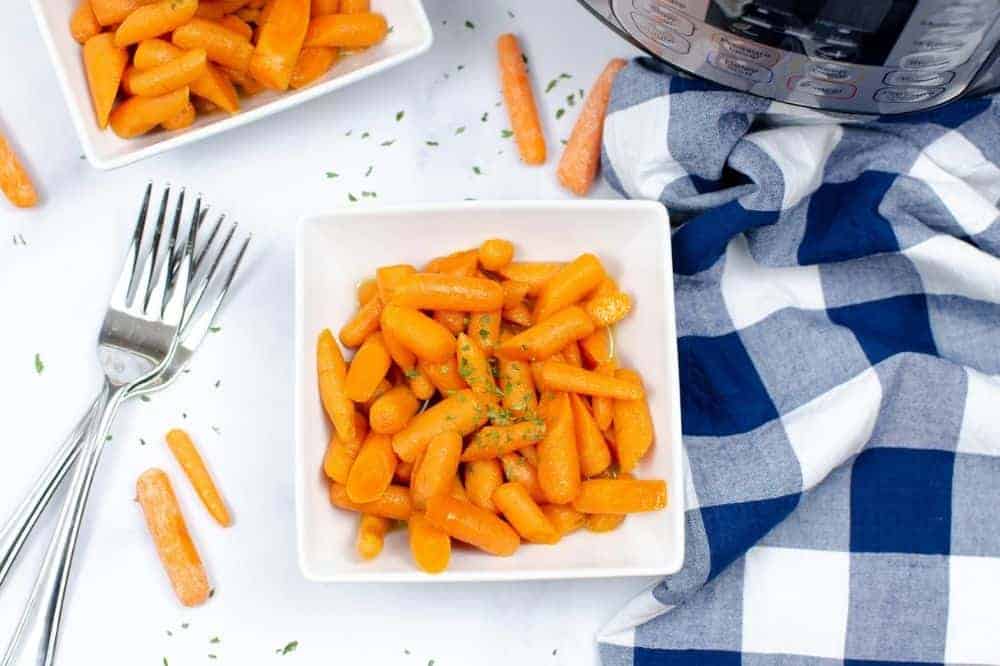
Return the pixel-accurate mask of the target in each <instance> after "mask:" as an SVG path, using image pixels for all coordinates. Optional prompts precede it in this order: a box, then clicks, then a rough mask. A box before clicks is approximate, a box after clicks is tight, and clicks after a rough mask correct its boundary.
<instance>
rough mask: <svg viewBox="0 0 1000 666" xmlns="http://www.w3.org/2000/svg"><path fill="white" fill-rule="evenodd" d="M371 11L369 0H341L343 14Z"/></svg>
mask: <svg viewBox="0 0 1000 666" xmlns="http://www.w3.org/2000/svg"><path fill="white" fill-rule="evenodd" d="M368 11H371V2H370V1H369V0H340V13H341V14H362V13H364V12H368Z"/></svg>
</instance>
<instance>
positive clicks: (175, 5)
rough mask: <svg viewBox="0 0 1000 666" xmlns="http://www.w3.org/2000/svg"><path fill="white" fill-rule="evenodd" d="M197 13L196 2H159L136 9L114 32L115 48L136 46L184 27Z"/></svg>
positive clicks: (161, 0) (163, 0) (196, 0)
mask: <svg viewBox="0 0 1000 666" xmlns="http://www.w3.org/2000/svg"><path fill="white" fill-rule="evenodd" d="M196 11H198V0H160V2H156V3H153V4H151V5H145V6H143V7H139V8H137V9H136V10H135V11H134V12H132V13H131V14H129V15H128V16H126V17H125V20H124V21H122V23H121V25H120V26H118V29H117V30H115V46H119V47H124V46H131V45H132V44H138V43H139V42H141V41H142V40H144V39H149V38H151V37H159V36H160V35H165V34H167V33H168V32H171V31H173V30H174V29H176V28H178V27H180V26H182V25H184V24H185V23H187V22H188V21H189V20H190V19H192V18H193V17H194V13H195V12H196Z"/></svg>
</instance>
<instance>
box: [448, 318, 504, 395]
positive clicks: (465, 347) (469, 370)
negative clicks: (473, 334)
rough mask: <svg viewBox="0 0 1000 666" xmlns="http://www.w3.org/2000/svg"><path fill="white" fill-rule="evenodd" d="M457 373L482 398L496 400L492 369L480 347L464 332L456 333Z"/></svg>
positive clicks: (495, 386) (496, 393)
mask: <svg viewBox="0 0 1000 666" xmlns="http://www.w3.org/2000/svg"><path fill="white" fill-rule="evenodd" d="M456 349H457V350H458V374H459V375H460V376H461V377H462V379H463V380H465V383H466V384H468V385H469V388H471V389H472V390H473V391H474V392H475V393H478V394H479V395H481V396H482V397H483V398H484V399H486V400H489V401H492V402H496V401H497V399H498V391H497V385H496V382H495V381H493V370H492V369H491V368H490V362H489V359H487V358H486V353H485V352H483V349H482V347H480V346H479V345H478V344H477V343H475V342H473V341H472V340H471V339H470V338H469V336H467V335H466V334H465V333H459V334H458V341H457V343H456Z"/></svg>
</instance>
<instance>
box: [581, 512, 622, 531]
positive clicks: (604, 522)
mask: <svg viewBox="0 0 1000 666" xmlns="http://www.w3.org/2000/svg"><path fill="white" fill-rule="evenodd" d="M584 515H585V517H584V519H583V525H584V527H586V528H587V531H588V532H611V531H612V530H614V529H617V528H618V526H619V525H621V524H622V523H623V522H625V514H624V513H588V514H584Z"/></svg>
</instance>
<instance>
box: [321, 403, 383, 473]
mask: <svg viewBox="0 0 1000 666" xmlns="http://www.w3.org/2000/svg"><path fill="white" fill-rule="evenodd" d="M354 428H355V432H356V433H357V436H356V437H355V439H354V440H352V441H349V442H347V441H344V440H342V439H341V438H340V437H339V436H338V435H337V432H336V430H335V431H334V432H333V434H332V435H331V436H330V444H329V445H328V446H327V448H326V455H324V456H323V472H324V473H325V474H326V475H327V476H328V477H330V479H332V480H334V481H336V482H337V483H347V477H348V475H349V474H350V473H351V466H352V465H354V460H355V458H357V457H358V451H360V450H361V444H362V442H364V440H365V437H367V436H368V421H367V420H366V419H365V417H364V416H363V415H362V414H361V413H360V412H354ZM397 469H398V467H397Z"/></svg>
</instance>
